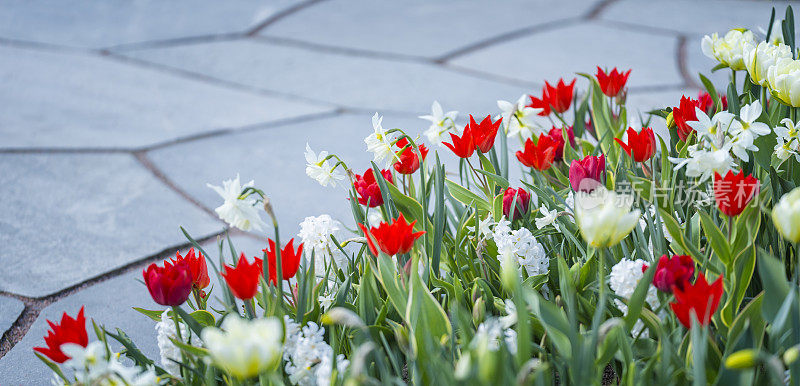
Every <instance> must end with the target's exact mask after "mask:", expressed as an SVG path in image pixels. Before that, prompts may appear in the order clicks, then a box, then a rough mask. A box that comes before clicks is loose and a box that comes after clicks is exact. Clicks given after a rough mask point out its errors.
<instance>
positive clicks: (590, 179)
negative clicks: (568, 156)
mask: <svg viewBox="0 0 800 386" xmlns="http://www.w3.org/2000/svg"><path fill="white" fill-rule="evenodd" d="M605 174H606V158H605V156H604V155H600V156H599V157H596V156H591V155H589V156H586V157H585V158H584V159H582V160H580V161H578V160H572V163H571V164H570V165H569V184H570V185H571V186H572V190H574V191H576V192H580V191H583V192H587V193H588V192H591V191H593V190H594V189H595V188H597V187H598V186H600V185H602V182H603V176H605Z"/></svg>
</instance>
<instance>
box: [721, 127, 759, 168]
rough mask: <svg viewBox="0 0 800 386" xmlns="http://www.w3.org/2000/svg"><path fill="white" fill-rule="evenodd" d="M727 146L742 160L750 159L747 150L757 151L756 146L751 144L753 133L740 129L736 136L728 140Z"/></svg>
mask: <svg viewBox="0 0 800 386" xmlns="http://www.w3.org/2000/svg"><path fill="white" fill-rule="evenodd" d="M727 146H728V147H729V148H730V149H731V151H732V152H733V154H734V155H736V156H737V157H739V159H741V160H742V161H744V162H747V161H749V160H750V156H749V155H748V154H747V152H748V151H754V152H755V151H758V147H757V146H756V145H755V144H753V134H752V132H751V131H742V132H740V133H739V134H738V135H737V136H735V137H733V138H732V139H731V140H730V141H728V143H727Z"/></svg>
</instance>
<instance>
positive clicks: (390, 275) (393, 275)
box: [373, 254, 408, 315]
mask: <svg viewBox="0 0 800 386" xmlns="http://www.w3.org/2000/svg"><path fill="white" fill-rule="evenodd" d="M373 261H375V262H376V263H377V269H376V270H375V269H373V271H374V272H375V275H376V278H377V279H378V281H379V282H380V283H381V285H383V289H384V290H385V291H386V294H387V295H388V296H389V301H390V302H391V303H392V306H394V308H395V310H397V312H398V313H399V314H401V315H402V314H403V313H405V310H406V303H407V302H408V295H407V293H406V291H405V290H404V289H403V285H402V283H401V282H400V276H399V274H398V272H397V268H395V266H394V264H393V263H392V262H393V261H392V259H391V258H390V257H388V256H386V255H384V254H381V255H380V256H378V257H377V258H376V259H375V260H373Z"/></svg>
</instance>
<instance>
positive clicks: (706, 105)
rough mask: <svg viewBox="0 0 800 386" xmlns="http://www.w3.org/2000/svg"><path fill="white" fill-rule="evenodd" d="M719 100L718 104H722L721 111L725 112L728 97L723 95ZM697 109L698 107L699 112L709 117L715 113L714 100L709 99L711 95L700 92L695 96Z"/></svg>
mask: <svg viewBox="0 0 800 386" xmlns="http://www.w3.org/2000/svg"><path fill="white" fill-rule="evenodd" d="M719 99H720V102H722V109H723V110H727V109H728V97H726V96H725V95H720V97H719ZM697 107H699V108H700V110H703V111H705V113H706V115H708V116H709V117H710V116H712V115H714V114H715V113H716V112H717V111H716V107H715V106H714V100H713V99H711V94H709V93H707V92H705V91H700V92H699V93H698V94H697Z"/></svg>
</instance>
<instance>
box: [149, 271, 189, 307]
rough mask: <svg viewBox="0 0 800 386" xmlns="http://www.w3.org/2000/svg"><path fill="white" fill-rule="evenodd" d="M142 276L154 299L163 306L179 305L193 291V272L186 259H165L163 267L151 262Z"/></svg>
mask: <svg viewBox="0 0 800 386" xmlns="http://www.w3.org/2000/svg"><path fill="white" fill-rule="evenodd" d="M142 276H144V284H145V285H146V286H147V290H148V291H150V296H152V297H153V301H155V302H156V303H158V304H160V305H162V306H170V307H175V306H179V305H181V304H183V303H184V302H186V299H188V298H189V294H190V293H191V292H192V272H191V270H190V268H189V264H188V261H186V260H182V261H180V262H177V263H171V262H169V261H164V266H163V267H159V266H158V265H156V263H153V264H150V265H149V266H148V267H147V269H145V270H144V271H142Z"/></svg>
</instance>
